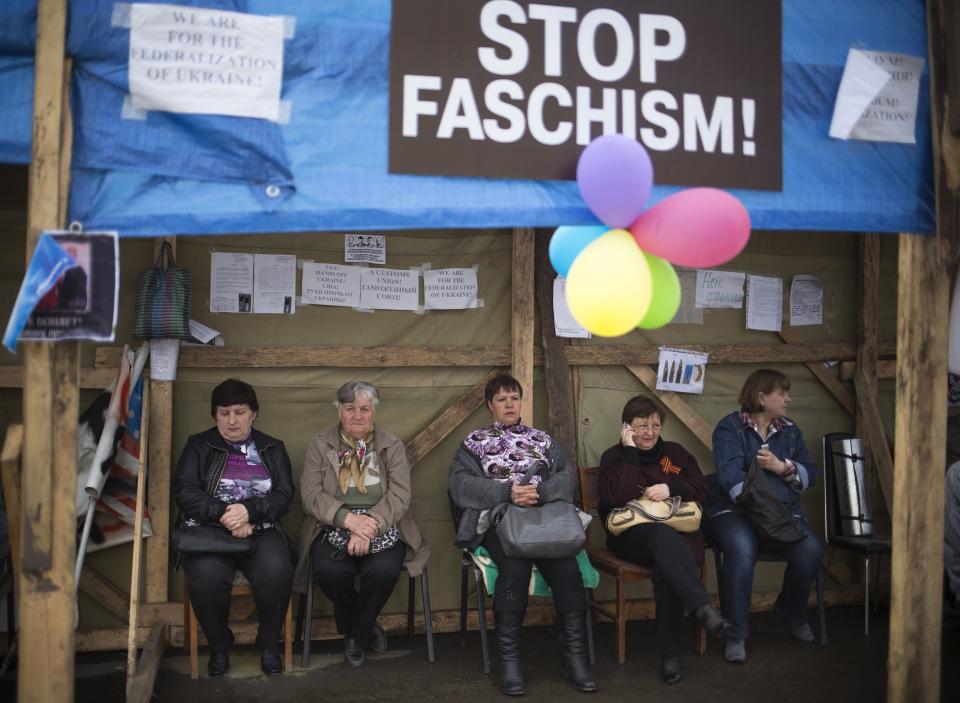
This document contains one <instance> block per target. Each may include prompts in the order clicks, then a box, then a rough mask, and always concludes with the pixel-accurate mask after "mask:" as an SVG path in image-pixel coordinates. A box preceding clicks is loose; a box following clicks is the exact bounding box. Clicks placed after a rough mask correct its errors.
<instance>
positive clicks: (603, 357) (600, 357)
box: [566, 342, 896, 366]
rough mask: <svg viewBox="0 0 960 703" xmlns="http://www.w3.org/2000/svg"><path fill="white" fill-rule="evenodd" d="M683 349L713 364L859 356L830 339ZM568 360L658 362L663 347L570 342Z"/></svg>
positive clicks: (891, 350) (885, 350) (886, 351)
mask: <svg viewBox="0 0 960 703" xmlns="http://www.w3.org/2000/svg"><path fill="white" fill-rule="evenodd" d="M683 348H684V349H688V350H690V351H694V352H704V353H707V354H709V355H710V363H711V364H766V363H777V364H786V363H807V362H810V363H813V362H815V361H841V360H844V359H854V358H856V356H857V347H856V345H855V344H845V343H842V342H829V343H822V344H790V345H783V344H774V345H769V346H766V345H760V344H729V345H726V344H723V345H721V344H716V345H712V344H684V345H683ZM895 352H896V347H895V345H893V344H881V345H880V353H881V354H882V355H888V356H893V355H894V354H895ZM566 353H567V361H569V362H570V363H571V364H577V365H583V366H619V365H623V364H626V365H639V364H650V365H656V364H657V363H658V362H659V360H660V349H659V347H656V346H649V347H641V346H636V345H628V344H604V345H597V344H592V345H587V344H579V345H577V344H571V345H570V346H569V347H567V348H566Z"/></svg>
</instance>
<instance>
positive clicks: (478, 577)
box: [447, 491, 596, 674]
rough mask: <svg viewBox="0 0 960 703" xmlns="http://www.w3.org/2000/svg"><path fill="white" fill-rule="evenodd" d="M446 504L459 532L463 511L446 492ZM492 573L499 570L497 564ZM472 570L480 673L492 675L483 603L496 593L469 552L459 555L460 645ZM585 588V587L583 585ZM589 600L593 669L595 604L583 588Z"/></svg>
mask: <svg viewBox="0 0 960 703" xmlns="http://www.w3.org/2000/svg"><path fill="white" fill-rule="evenodd" d="M447 502H448V504H449V506H450V517H451V518H452V519H453V526H454V530H456V528H457V525H459V524H460V516H461V510H460V508H459V507H457V504H456V503H454V502H453V496H451V495H450V491H447ZM492 568H493V569H496V565H495V564H494V565H493V567H492ZM533 568H534V570H536V568H537V567H536V565H534V567H533ZM471 569H472V570H473V580H474V583H475V584H476V588H477V619H478V621H479V629H480V657H481V669H482V671H483V673H485V674H489V673H490V642H489V637H488V636H487V609H486V602H485V600H484V598H485V596H486V595H489V596H493V591H490V592H488V591H487V587H486V583H485V581H484V578H483V571H482V569H481V568H480V567H479V566H478V565H477V563H476V562H475V561H474V559H473V556H472V555H471V553H470V551H469V550H466V549H463V550H461V552H460V644H461V645H466V643H467V598H468V594H467V583H468V581H469V572H470V570H471ZM530 578H531V580H532V579H534V578H536V574H535V573H532V574H531V575H530ZM490 581H491V582H494V583H495V582H496V578H495V577H493V578H491V579H490ZM584 585H585V586H586V584H584ZM544 587H545V589H546V591H545V592H544V593H534V595H552V593H550V591H549V587H548V586H546V584H544ZM584 592H585V593H586V599H587V611H586V612H587V652H588V655H589V662H590V665H591V666H593V665H594V664H595V663H596V659H595V657H594V653H593V621H592V619H591V617H590V611H591V607H592V605H593V601H592V599H591V598H590V588H589V587H587V588H584Z"/></svg>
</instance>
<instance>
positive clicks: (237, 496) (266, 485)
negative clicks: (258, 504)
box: [216, 437, 273, 503]
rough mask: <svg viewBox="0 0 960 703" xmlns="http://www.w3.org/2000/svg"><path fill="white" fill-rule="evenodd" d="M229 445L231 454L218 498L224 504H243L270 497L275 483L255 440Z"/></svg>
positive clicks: (219, 486) (224, 471)
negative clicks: (253, 499) (254, 499)
mask: <svg viewBox="0 0 960 703" xmlns="http://www.w3.org/2000/svg"><path fill="white" fill-rule="evenodd" d="M227 445H228V446H229V447H230V453H229V455H228V456H227V464H226V466H225V467H224V469H223V474H221V476H220V483H219V484H218V485H217V491H216V494H217V497H218V498H219V499H220V500H222V501H223V502H224V503H242V502H243V501H245V500H250V499H251V498H263V497H265V496H266V495H268V494H269V493H270V489H271V488H272V487H273V482H272V481H271V480H270V473H269V472H268V471H267V467H265V466H264V465H263V462H262V461H261V460H260V452H258V451H257V445H256V444H254V442H253V439H251V438H250V437H248V438H247V439H245V440H243V441H242V442H237V443H234V442H227Z"/></svg>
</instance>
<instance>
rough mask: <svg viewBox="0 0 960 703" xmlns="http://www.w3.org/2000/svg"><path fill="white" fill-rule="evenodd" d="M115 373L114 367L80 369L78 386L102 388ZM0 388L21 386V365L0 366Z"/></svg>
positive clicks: (111, 379)
mask: <svg viewBox="0 0 960 703" xmlns="http://www.w3.org/2000/svg"><path fill="white" fill-rule="evenodd" d="M116 375H117V372H116V370H115V369H96V368H81V369H80V388H92V389H98V390H103V389H104V388H106V387H107V386H108V385H109V384H110V383H111V382H112V381H113V379H114V376H116ZM0 388H23V367H22V366H0Z"/></svg>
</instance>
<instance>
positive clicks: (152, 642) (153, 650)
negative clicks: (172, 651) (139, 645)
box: [127, 625, 167, 703]
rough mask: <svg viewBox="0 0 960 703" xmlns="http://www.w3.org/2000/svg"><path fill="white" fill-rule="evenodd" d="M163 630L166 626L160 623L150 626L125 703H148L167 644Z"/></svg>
mask: <svg viewBox="0 0 960 703" xmlns="http://www.w3.org/2000/svg"><path fill="white" fill-rule="evenodd" d="M165 631H166V628H164V627H163V626H162V625H154V626H153V627H151V628H150V634H149V635H148V636H147V641H146V643H144V646H143V652H142V653H141V654H140V663H139V664H138V666H137V675H136V676H135V677H134V679H133V681H132V682H131V684H130V687H129V688H128V689H127V703H150V699H151V698H152V697H153V684H154V682H155V681H156V680H157V670H158V669H159V668H160V660H161V659H163V650H164V649H166V646H167V638H166V635H165V634H164V633H165Z"/></svg>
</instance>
